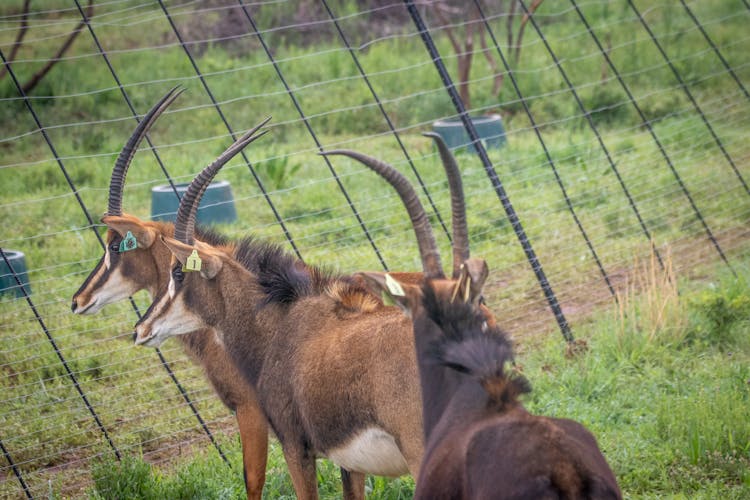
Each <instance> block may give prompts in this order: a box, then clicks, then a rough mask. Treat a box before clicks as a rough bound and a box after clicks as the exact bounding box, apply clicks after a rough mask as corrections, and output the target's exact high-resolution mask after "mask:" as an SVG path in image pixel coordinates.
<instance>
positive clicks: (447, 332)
mask: <svg viewBox="0 0 750 500" xmlns="http://www.w3.org/2000/svg"><path fill="white" fill-rule="evenodd" d="M422 292H423V298H422V304H423V306H424V308H425V311H426V313H427V315H428V316H429V318H430V319H431V320H432V321H433V322H434V323H435V324H436V325H437V326H438V327H439V328H440V330H441V332H442V333H443V335H442V336H441V337H440V338H439V339H438V340H437V341H435V342H434V344H433V345H432V346H431V348H430V357H431V358H432V359H431V361H432V362H433V363H437V364H441V365H444V366H446V367H448V368H451V369H453V370H456V371H458V372H460V373H465V374H468V375H471V376H473V377H475V378H476V379H478V380H479V381H480V382H481V383H482V384H483V385H484V386H485V389H487V390H488V392H489V393H490V396H491V398H492V399H495V400H497V401H501V400H502V402H507V401H509V400H514V399H515V396H517V395H518V394H523V393H526V392H530V391H531V385H530V384H529V383H528V381H527V380H526V379H525V378H524V377H521V376H517V375H515V374H513V373H507V370H506V368H507V367H506V364H508V363H513V362H514V355H513V346H512V344H511V342H510V340H509V339H508V336H507V335H506V334H505V332H503V331H502V330H500V328H498V327H489V326H488V325H487V322H486V318H485V316H484V314H483V313H482V312H481V310H479V309H478V308H477V307H476V306H474V305H472V304H468V303H465V302H463V301H461V300H456V301H455V302H451V301H449V300H445V299H443V298H440V297H438V296H437V294H436V293H435V290H434V289H433V287H432V286H429V284H428V283H425V285H423V287H422ZM496 382H503V383H502V385H500V386H497V387H499V388H500V390H499V392H497V393H495V391H494V390H492V389H490V387H491V386H493V384H495V383H496ZM504 382H507V383H504Z"/></svg>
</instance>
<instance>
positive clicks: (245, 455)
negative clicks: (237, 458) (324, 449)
mask: <svg viewBox="0 0 750 500" xmlns="http://www.w3.org/2000/svg"><path fill="white" fill-rule="evenodd" d="M180 93H181V91H177V89H176V88H174V89H172V90H171V91H170V92H169V93H167V94H166V95H165V96H164V97H163V98H162V99H161V100H160V101H159V102H158V103H157V104H156V105H154V106H153V108H152V109H151V110H150V111H149V113H148V114H147V115H146V116H145V117H144V118H143V120H142V121H141V122H140V123H139V124H138V126H137V127H136V129H135V131H134V132H133V134H132V135H131V137H130V139H129V140H128V142H127V143H126V144H125V146H124V147H123V149H122V151H121V152H120V155H119V157H118V158H117V161H116V163H115V168H114V170H113V172H112V178H111V181H110V187H109V202H108V207H107V214H106V215H105V216H104V218H103V219H102V222H104V223H105V224H106V225H107V235H106V242H107V246H106V249H105V252H104V255H103V256H102V258H101V259H100V260H99V263H98V264H97V265H96V267H95V268H94V270H93V271H92V272H91V274H90V275H89V276H88V277H87V278H86V280H85V281H84V282H83V284H82V285H81V287H80V288H79V289H78V291H77V292H76V293H75V294H74V295H73V302H72V306H71V308H72V310H73V312H74V313H76V314H93V313H95V312H97V311H99V310H100V309H101V308H102V307H104V306H106V305H107V304H111V303H114V302H117V301H119V300H122V299H125V298H127V297H129V296H131V295H134V294H135V293H136V292H138V291H140V290H146V291H147V292H148V293H149V295H150V296H151V297H154V296H155V295H156V294H157V292H158V291H159V290H160V289H166V286H167V278H168V275H169V274H168V273H169V263H170V259H171V254H170V252H169V250H167V248H166V247H164V245H162V244H161V243H160V242H159V241H158V239H159V237H160V236H172V235H173V234H174V225H173V224H172V223H165V222H150V221H142V220H140V219H138V218H137V217H134V216H132V215H128V214H124V213H123V212H122V194H123V188H124V183H125V176H126V174H127V170H128V167H129V165H130V162H131V160H132V159H133V156H134V155H135V152H136V150H137V149H138V145H139V144H140V143H141V141H142V140H143V138H144V137H145V135H146V133H147V132H148V130H149V129H150V128H151V126H152V125H153V124H154V122H155V121H156V119H157V118H158V117H159V115H160V114H161V113H162V112H163V111H164V110H165V109H166V108H167V107H168V106H169V105H170V104H171V103H172V102H173V101H174V100H175V99H176V98H177V97H178V96H179V94H180ZM264 123H265V122H264ZM261 125H263V124H261ZM258 128H259V127H255V128H254V129H252V130H251V131H250V133H249V134H248V135H246V136H245V137H243V138H242V139H241V141H242V142H240V143H239V146H237V144H235V145H234V146H233V147H234V149H231V148H230V149H229V150H227V151H226V152H225V153H224V154H222V155H221V156H220V157H219V159H218V160H217V161H221V162H226V161H228V160H229V159H230V158H231V157H232V156H233V155H234V154H236V153H237V152H239V150H240V149H241V147H242V146H244V145H247V144H249V143H250V142H252V141H253V140H255V139H256V138H258V137H260V136H261V135H262V133H261V134H258V135H253V134H254V133H255V132H256V131H257V130H258ZM197 235H198V237H199V238H200V239H201V240H203V241H208V242H211V243H212V244H214V245H220V244H223V243H225V239H224V238H222V237H220V236H219V235H218V234H216V233H214V232H211V231H205V230H197ZM180 341H181V343H182V344H183V346H184V348H185V351H186V352H187V353H188V355H189V356H190V357H191V358H192V359H193V360H194V361H195V362H197V363H198V364H200V365H201V367H202V368H203V372H204V373H205V375H206V377H207V378H208V380H209V382H210V383H211V386H212V387H213V389H214V391H215V392H216V394H217V395H218V396H219V398H220V399H221V401H222V402H223V403H224V404H225V405H226V406H227V407H228V408H229V409H230V410H232V411H233V412H235V417H236V419H237V424H238V427H239V431H240V442H241V443H242V462H243V472H244V480H245V481H244V482H245V488H246V491H247V497H248V498H249V499H259V498H261V493H262V489H263V484H264V482H265V472H266V459H267V456H268V424H267V422H266V421H265V417H264V416H263V413H262V412H261V411H260V408H259V407H258V403H257V400H256V396H255V391H254V390H253V387H252V386H251V385H250V384H248V383H247V382H245V380H244V379H243V378H242V376H241V375H240V373H239V372H238V371H237V369H236V368H235V367H234V364H232V363H231V362H230V360H229V357H228V355H227V353H226V351H225V350H224V349H223V348H222V347H221V345H220V344H219V343H218V342H217V341H216V338H215V334H214V333H213V332H212V331H210V330H206V331H202V332H194V333H191V334H189V335H183V336H181V337H180Z"/></svg>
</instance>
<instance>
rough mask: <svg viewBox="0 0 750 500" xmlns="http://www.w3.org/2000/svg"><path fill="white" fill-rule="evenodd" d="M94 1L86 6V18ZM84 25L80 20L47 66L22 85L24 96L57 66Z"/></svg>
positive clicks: (89, 14)
mask: <svg viewBox="0 0 750 500" xmlns="http://www.w3.org/2000/svg"><path fill="white" fill-rule="evenodd" d="M93 3H94V0H89V3H88V5H87V6H86V17H87V18H89V17H91V15H92V14H93V12H94V6H93ZM85 25H86V23H85V21H83V20H81V21H80V22H79V23H78V25H77V26H76V27H75V29H74V30H73V31H72V32H71V33H70V35H69V36H68V38H67V39H66V40H65V42H64V43H63V44H62V46H61V47H60V49H59V50H58V51H57V53H56V54H55V55H54V56H53V57H52V58H51V59H50V60H48V61H47V64H45V65H44V66H43V67H42V68H41V69H40V70H39V71H37V72H36V73H34V74H33V75H32V77H31V78H29V81H27V82H26V83H25V84H23V87H22V89H23V92H24V93H25V94H27V93H29V92H31V91H32V90H33V89H34V87H36V86H37V84H38V83H39V82H40V81H42V78H44V77H45V75H47V73H49V71H50V70H51V69H52V68H53V67H54V66H55V64H57V63H58V62H59V61H60V59H61V58H62V56H63V55H64V54H65V52H67V51H68V49H69V48H70V46H71V45H73V42H74V41H75V39H76V38H77V37H78V35H79V34H80V33H81V31H83V27H84V26H85Z"/></svg>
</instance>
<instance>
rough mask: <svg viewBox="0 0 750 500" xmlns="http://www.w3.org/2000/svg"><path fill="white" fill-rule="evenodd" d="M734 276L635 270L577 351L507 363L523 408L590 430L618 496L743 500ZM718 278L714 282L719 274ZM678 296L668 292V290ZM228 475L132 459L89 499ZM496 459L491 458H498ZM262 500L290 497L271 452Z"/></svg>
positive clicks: (744, 301)
mask: <svg viewBox="0 0 750 500" xmlns="http://www.w3.org/2000/svg"><path fill="white" fill-rule="evenodd" d="M749 262H750V261H748V260H745V265H744V266H743V273H742V275H741V277H740V278H734V277H729V276H724V277H723V278H719V279H718V280H717V281H715V282H711V283H706V282H700V283H696V282H692V283H690V282H683V281H682V280H678V279H677V277H675V276H674V275H671V274H669V273H662V272H660V270H659V269H658V266H656V264H655V262H653V261H651V262H649V261H646V262H643V263H640V264H638V266H637V267H638V273H637V274H638V279H639V280H640V282H641V285H642V288H641V291H640V293H634V292H632V291H631V292H628V293H625V294H623V295H622V296H621V299H622V304H623V305H622V307H610V308H606V309H605V310H602V311H600V312H598V313H597V314H595V316H594V318H592V320H591V321H590V322H587V323H586V324H583V325H580V327H579V329H578V331H579V333H580V334H582V335H583V336H584V337H585V338H587V339H588V340H589V348H590V349H589V350H588V352H586V353H585V354H580V355H577V356H575V357H574V358H571V357H568V356H565V355H564V353H563V350H562V349H561V348H560V344H559V342H558V340H557V338H556V333H551V334H549V335H548V336H547V337H546V338H545V339H544V340H543V341H542V342H540V343H538V344H537V345H536V346H535V348H534V349H528V350H526V351H525V352H522V353H520V354H519V356H518V359H517V361H518V363H519V364H520V366H521V368H522V370H523V371H524V373H525V374H526V375H527V376H528V377H529V379H530V381H531V382H532V384H533V392H532V393H531V395H530V397H528V398H527V404H526V405H527V407H528V408H529V409H530V410H531V411H532V412H535V413H540V414H545V415H554V416H561V417H567V418H574V419H576V420H579V421H580V422H582V423H584V424H585V425H586V426H587V427H588V428H589V429H590V430H592V431H593V432H594V433H595V435H596V436H597V439H598V441H599V445H600V447H601V448H602V450H603V451H604V453H605V455H606V457H607V458H608V460H609V462H610V464H611V466H612V468H613V470H614V472H615V474H616V475H617V478H618V480H619V482H620V486H621V488H622V489H623V492H624V493H625V496H626V497H628V498H665V497H666V498H673V497H676V498H705V499H712V498H727V499H730V498H732V499H735V498H736V499H741V498H747V496H748V495H750V421H749V420H748V419H747V407H748V404H749V403H750V390H749V389H748V387H749V386H750V319H749V318H750V283H749V282H748V278H750V267H748V266H747V264H748V263H749ZM718 274H719V275H722V274H724V273H722V272H719V273H718ZM675 283H679V284H680V288H682V289H683V290H687V291H686V292H684V293H682V294H678V292H677V286H676V285H675ZM230 449H231V450H232V455H231V456H232V462H233V466H234V467H235V470H230V469H229V468H228V467H226V466H224V465H223V464H222V463H221V460H220V459H219V457H218V455H217V454H216V453H208V454H200V455H199V456H197V457H194V458H192V459H190V460H187V461H184V462H181V463H179V464H175V465H173V466H172V467H169V468H167V469H166V470H162V471H156V470H154V469H152V468H150V466H149V465H148V463H147V462H145V461H143V460H142V459H139V458H138V457H135V458H130V459H128V460H126V461H125V462H123V463H121V464H118V463H114V462H112V461H106V462H103V463H101V464H99V465H97V466H96V467H95V469H94V478H95V488H94V489H93V490H92V492H91V497H92V498H112V497H117V498H153V499H157V498H164V497H170V498H241V497H242V495H243V494H244V491H243V489H242V488H243V487H242V483H241V476H240V475H239V474H238V473H237V470H239V468H240V467H241V457H240V456H239V449H238V445H237V443H234V444H233V446H232V445H230ZM499 453H502V451H500V452H499ZM319 466H320V468H321V472H320V473H319V484H320V492H321V496H322V497H323V498H337V497H340V495H341V487H340V484H339V480H338V477H339V476H338V471H337V470H336V468H334V467H332V466H331V464H330V463H329V462H326V461H319ZM267 481H268V484H267V486H266V498H294V492H293V489H292V487H291V482H290V480H289V477H288V475H287V473H286V468H285V465H284V461H283V456H282V455H281V453H280V451H279V448H278V445H277V444H276V443H275V442H274V446H273V451H272V455H271V458H270V459H269V473H268V479H267ZM413 487H414V484H413V482H412V481H411V480H410V479H397V480H390V481H389V480H384V479H382V478H378V479H376V478H369V479H368V483H367V488H368V494H369V497H370V498H388V499H398V498H410V496H411V492H412V491H413Z"/></svg>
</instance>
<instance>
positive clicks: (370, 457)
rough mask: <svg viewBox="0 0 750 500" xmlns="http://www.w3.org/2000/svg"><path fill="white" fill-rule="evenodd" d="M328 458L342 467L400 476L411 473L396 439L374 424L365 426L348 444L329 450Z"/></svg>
mask: <svg viewBox="0 0 750 500" xmlns="http://www.w3.org/2000/svg"><path fill="white" fill-rule="evenodd" d="M328 458H329V459H330V460H331V461H332V462H334V463H335V464H336V465H338V466H339V467H343V468H344V469H346V470H350V471H354V472H362V473H365V474H374V475H376V476H390V477H395V476H401V475H403V474H408V473H409V468H408V467H407V465H406V459H404V456H403V455H402V454H401V451H400V450H399V449H398V446H396V440H395V439H394V438H393V436H391V435H390V434H388V433H387V432H385V431H383V430H382V429H378V428H375V427H371V428H369V429H366V430H364V431H362V432H360V433H359V434H357V435H356V436H355V437H354V438H352V439H351V440H350V441H349V442H348V443H346V444H345V445H343V446H340V447H338V448H334V449H333V450H330V451H329V452H328Z"/></svg>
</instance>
